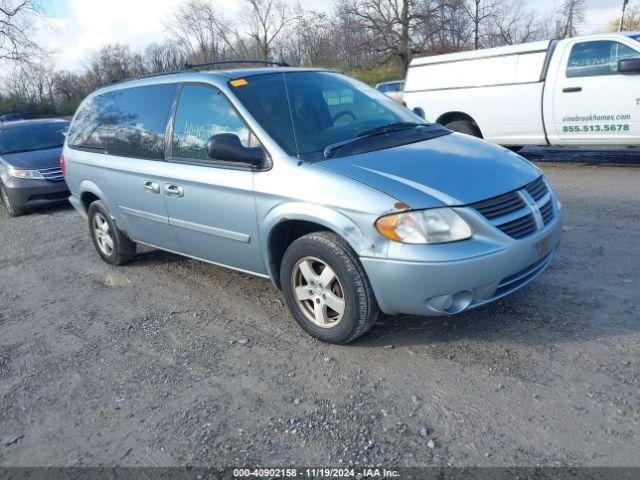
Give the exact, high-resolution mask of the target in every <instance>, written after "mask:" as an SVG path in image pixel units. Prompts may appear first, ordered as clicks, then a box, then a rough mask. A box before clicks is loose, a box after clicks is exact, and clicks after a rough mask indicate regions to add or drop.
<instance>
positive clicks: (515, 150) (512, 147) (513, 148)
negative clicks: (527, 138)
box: [505, 146, 524, 153]
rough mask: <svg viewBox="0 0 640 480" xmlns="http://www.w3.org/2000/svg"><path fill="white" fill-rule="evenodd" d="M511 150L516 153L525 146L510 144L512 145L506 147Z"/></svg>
mask: <svg viewBox="0 0 640 480" xmlns="http://www.w3.org/2000/svg"><path fill="white" fill-rule="evenodd" d="M505 148H507V149H509V150H511V151H512V152H514V153H518V152H519V151H520V150H522V149H523V148H524V147H514V146H510V147H505Z"/></svg>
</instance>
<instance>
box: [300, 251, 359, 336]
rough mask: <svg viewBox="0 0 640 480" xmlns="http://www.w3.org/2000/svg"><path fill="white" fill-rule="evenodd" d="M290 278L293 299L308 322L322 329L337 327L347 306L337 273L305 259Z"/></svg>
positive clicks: (313, 258) (319, 262) (311, 259)
mask: <svg viewBox="0 0 640 480" xmlns="http://www.w3.org/2000/svg"><path fill="white" fill-rule="evenodd" d="M291 275H292V278H291V280H292V281H291V285H292V286H293V290H294V291H293V294H294V297H295V299H296V301H297V302H298V306H299V307H300V309H301V310H302V312H303V313H304V315H305V316H306V317H307V319H308V320H309V321H310V322H312V323H313V324H314V325H317V326H319V327H322V328H332V327H335V326H336V325H338V324H339V323H340V321H341V320H342V318H343V316H344V311H345V305H346V302H345V298H344V290H343V289H342V285H340V281H339V280H338V277H337V275H336V273H335V271H334V270H333V269H332V268H331V267H330V266H329V265H327V263H325V262H323V261H322V260H320V259H319V258H315V257H303V258H302V259H300V260H299V261H298V262H297V263H296V265H295V267H294V268H293V272H292V274H291Z"/></svg>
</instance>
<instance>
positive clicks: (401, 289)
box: [361, 200, 563, 316]
mask: <svg viewBox="0 0 640 480" xmlns="http://www.w3.org/2000/svg"><path fill="white" fill-rule="evenodd" d="M554 202H555V205H556V211H557V215H556V216H555V218H554V219H553V221H552V222H550V223H549V224H548V225H547V226H546V227H544V228H543V229H542V230H539V231H537V232H535V233H534V234H531V235H530V236H528V237H526V238H523V239H520V240H516V239H512V238H510V237H508V236H506V235H505V234H502V233H501V232H497V230H496V231H492V230H495V229H493V227H489V226H487V227H486V229H485V230H484V231H481V232H476V233H477V238H476V236H474V238H473V239H471V240H467V241H465V242H458V243H452V244H443V245H433V246H428V245H423V246H419V248H420V249H421V252H422V256H423V259H419V258H417V257H418V256H419V255H418V254H417V253H416V252H418V251H419V250H418V249H417V248H416V247H410V249H407V250H410V255H408V256H410V257H411V260H404V259H378V258H367V257H361V261H362V265H363V266H364V269H365V271H366V272H367V275H368V277H369V281H370V283H371V286H372V288H373V291H374V293H375V295H376V299H377V301H378V304H379V306H380V309H381V310H382V311H383V312H384V313H386V314H388V315H397V314H407V315H420V316H441V315H451V314H455V313H459V312H461V311H464V310H468V309H471V308H476V307H479V306H480V305H484V304H486V303H489V302H492V301H494V300H497V299H498V298H501V297H504V296H505V295H508V294H510V293H513V292H514V291H516V290H518V289H520V288H522V287H523V286H525V285H526V284H528V283H529V282H531V281H532V280H533V279H534V278H536V277H537V276H538V275H540V273H542V272H543V271H544V270H545V268H546V267H547V266H548V265H549V263H550V261H551V259H552V258H553V255H554V253H555V251H556V249H557V247H558V244H559V243H560V237H561V234H562V223H563V212H562V209H561V207H560V204H559V203H557V202H556V201H555V200H554ZM470 215H474V214H473V213H470ZM465 253H466V255H465ZM456 256H457V258H456Z"/></svg>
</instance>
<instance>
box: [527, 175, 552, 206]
mask: <svg viewBox="0 0 640 480" xmlns="http://www.w3.org/2000/svg"><path fill="white" fill-rule="evenodd" d="M524 189H525V190H526V191H527V192H529V195H531V198H533V199H534V200H535V201H536V202H538V201H540V200H542V198H543V197H544V196H545V195H546V194H547V193H549V187H547V184H546V182H545V181H544V178H543V177H539V178H538V179H537V180H534V181H533V182H531V183H529V184H528V185H527V186H525V187H524Z"/></svg>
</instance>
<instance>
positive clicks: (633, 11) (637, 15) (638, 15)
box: [607, 4, 640, 32]
mask: <svg viewBox="0 0 640 480" xmlns="http://www.w3.org/2000/svg"><path fill="white" fill-rule="evenodd" d="M620 24H622V30H623V31H629V32H635V31H638V30H640V5H638V4H636V5H632V6H631V7H629V8H627V10H626V12H625V15H624V19H623V18H617V19H615V20H612V21H611V23H609V25H608V26H607V32H617V31H618V30H619V29H620Z"/></svg>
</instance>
